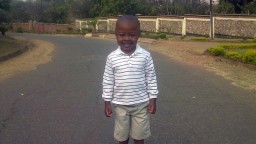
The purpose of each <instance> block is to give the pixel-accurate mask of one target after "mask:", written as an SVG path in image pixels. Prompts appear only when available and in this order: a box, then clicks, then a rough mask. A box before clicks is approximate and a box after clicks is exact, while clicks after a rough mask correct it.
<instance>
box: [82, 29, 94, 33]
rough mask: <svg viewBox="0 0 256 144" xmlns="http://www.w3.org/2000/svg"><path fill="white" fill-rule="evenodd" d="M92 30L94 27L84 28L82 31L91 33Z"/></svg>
mask: <svg viewBox="0 0 256 144" xmlns="http://www.w3.org/2000/svg"><path fill="white" fill-rule="evenodd" d="M92 31H93V29H92V28H82V33H91V32H92Z"/></svg>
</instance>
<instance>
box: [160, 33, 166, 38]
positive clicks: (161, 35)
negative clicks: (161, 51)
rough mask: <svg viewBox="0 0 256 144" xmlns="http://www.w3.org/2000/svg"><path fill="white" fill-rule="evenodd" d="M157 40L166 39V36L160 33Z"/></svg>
mask: <svg viewBox="0 0 256 144" xmlns="http://www.w3.org/2000/svg"><path fill="white" fill-rule="evenodd" d="M159 38H160V39H167V36H166V34H164V33H160V34H159Z"/></svg>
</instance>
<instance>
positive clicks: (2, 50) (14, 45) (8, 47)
mask: <svg viewBox="0 0 256 144" xmlns="http://www.w3.org/2000/svg"><path fill="white" fill-rule="evenodd" d="M23 47H24V44H23V42H21V41H18V40H15V39H13V38H10V37H7V36H4V37H3V36H1V37H0V56H5V55H8V54H10V53H13V52H15V51H17V50H19V49H21V48H23Z"/></svg>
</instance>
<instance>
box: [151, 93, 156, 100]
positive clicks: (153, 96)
mask: <svg viewBox="0 0 256 144" xmlns="http://www.w3.org/2000/svg"><path fill="white" fill-rule="evenodd" d="M152 98H157V95H152V94H151V95H149V99H152Z"/></svg>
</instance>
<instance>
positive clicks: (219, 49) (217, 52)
mask: <svg viewBox="0 0 256 144" xmlns="http://www.w3.org/2000/svg"><path fill="white" fill-rule="evenodd" d="M208 52H210V53H211V54H213V55H214V56H220V55H224V53H225V52H224V48H223V47H214V48H209V49H208Z"/></svg>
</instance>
